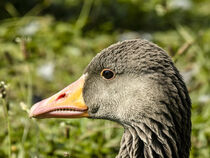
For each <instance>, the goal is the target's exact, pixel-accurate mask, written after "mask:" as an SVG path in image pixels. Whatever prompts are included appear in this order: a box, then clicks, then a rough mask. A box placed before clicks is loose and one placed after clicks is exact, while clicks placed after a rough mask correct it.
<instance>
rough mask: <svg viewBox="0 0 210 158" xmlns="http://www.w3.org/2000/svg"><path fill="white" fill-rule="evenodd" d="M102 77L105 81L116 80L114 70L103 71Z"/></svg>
mask: <svg viewBox="0 0 210 158" xmlns="http://www.w3.org/2000/svg"><path fill="white" fill-rule="evenodd" d="M101 76H102V77H103V78H104V79H107V80H110V79H112V78H114V76H115V73H114V72H113V71H112V70H109V69H104V70H102V71H101Z"/></svg>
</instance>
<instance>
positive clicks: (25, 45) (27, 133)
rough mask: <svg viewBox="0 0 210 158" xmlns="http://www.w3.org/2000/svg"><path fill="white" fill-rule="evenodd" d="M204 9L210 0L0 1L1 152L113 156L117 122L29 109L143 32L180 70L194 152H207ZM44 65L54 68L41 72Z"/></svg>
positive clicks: (207, 15)
mask: <svg viewBox="0 0 210 158" xmlns="http://www.w3.org/2000/svg"><path fill="white" fill-rule="evenodd" d="M209 8H210V1H209V0H148V1H144V0H110V1H108V0H30V1H29V0H21V1H20V0H8V1H1V2H0V81H5V82H6V83H7V85H8V87H7V89H6V97H5V98H2V99H0V101H1V102H0V127H1V129H0V157H1V158H4V157H8V156H10V157H13V158H16V157H17V158H23V157H33V158H36V157H39V158H46V157H71V158H74V157H76V158H84V157H85V158H92V157H99V158H102V157H106V158H112V157H114V156H116V154H117V152H118V149H119V142H120V138H121V136H122V133H123V129H122V128H121V127H120V126H119V125H118V124H116V123H113V122H110V121H103V120H89V119H75V120H68V119H48V120H33V119H30V118H29V117H28V113H27V112H28V109H30V107H31V106H32V104H33V103H34V102H36V101H38V100H40V99H43V98H45V97H48V96H50V95H51V94H53V93H55V92H57V91H59V90H60V89H62V88H64V87H65V86H67V85H68V84H70V83H71V82H73V81H74V80H76V79H77V78H78V77H79V76H80V75H81V74H82V72H83V70H84V68H85V67H86V65H87V64H88V63H89V62H90V61H91V59H92V58H93V57H94V56H95V55H96V54H97V53H98V52H100V51H101V50H102V49H103V48H105V47H107V46H109V45H111V44H113V43H115V42H116V41H119V40H124V39H130V38H145V39H148V40H150V41H152V42H154V43H156V44H158V45H160V46H161V47H162V48H164V49H165V50H166V51H167V52H168V53H169V54H170V55H171V56H172V58H173V60H174V62H175V63H176V66H177V67H178V69H179V70H180V71H181V73H182V74H183V76H184V79H185V81H186V84H187V86H188V89H189V92H190V96H191V99H192V123H193V126H192V139H191V140H192V148H191V158H197V157H199V158H208V157H209V156H210V77H209V74H210V9H209ZM43 67H45V68H46V67H48V68H50V69H51V70H52V74H50V75H49V76H47V77H46V75H45V74H43V73H40V71H41V70H40V69H43ZM0 92H1V93H3V90H2V89H1V88H0ZM3 107H6V110H5V108H3ZM3 109H4V110H3ZM7 112H8V115H7ZM8 127H9V128H8ZM8 129H9V130H8ZM9 140H11V141H9Z"/></svg>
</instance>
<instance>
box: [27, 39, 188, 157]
mask: <svg viewBox="0 0 210 158" xmlns="http://www.w3.org/2000/svg"><path fill="white" fill-rule="evenodd" d="M30 117H35V118H83V117H87V118H93V119H106V120H111V121H115V122H117V123H119V124H120V125H122V127H123V128H124V133H123V136H122V139H121V143H120V149H119V153H118V154H117V156H116V158H188V157H189V152H190V146H191V143H190V135H191V119H190V117H191V100H190V97H189V94H188V91H187V88H186V85H185V83H184V81H183V79H182V77H181V75H180V73H179V71H178V70H177V68H176V67H175V66H174V64H173V62H172V60H171V58H170V57H169V56H168V55H167V53H166V52H165V51H164V50H163V49H162V48H160V47H159V46H157V45H155V44H153V43H151V42H149V41H147V40H143V39H133V40H126V41H121V42H118V43H116V44H113V45H111V46H109V47H108V48H106V49H104V50H102V51H101V52H100V53H98V54H97V55H96V56H95V57H94V58H93V60H92V61H91V62H90V63H89V65H88V66H87V67H86V69H85V71H84V73H83V75H82V76H81V77H80V78H79V79H78V80H77V81H75V82H73V83H72V84H70V85H69V86H67V87H66V88H64V89H63V90H61V91H60V92H58V93H56V94H55V95H53V96H51V97H49V98H47V99H44V100H42V101H40V102H38V103H36V104H35V105H33V106H32V108H31V110H30Z"/></svg>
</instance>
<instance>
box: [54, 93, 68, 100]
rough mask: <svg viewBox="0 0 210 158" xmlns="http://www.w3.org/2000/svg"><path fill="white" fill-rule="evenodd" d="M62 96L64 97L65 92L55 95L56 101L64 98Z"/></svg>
mask: <svg viewBox="0 0 210 158" xmlns="http://www.w3.org/2000/svg"><path fill="white" fill-rule="evenodd" d="M64 97H66V93H62V94H60V95H59V96H58V97H57V99H56V101H57V100H59V99H62V98H64Z"/></svg>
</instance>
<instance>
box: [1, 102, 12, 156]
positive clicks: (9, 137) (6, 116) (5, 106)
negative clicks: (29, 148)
mask: <svg viewBox="0 0 210 158" xmlns="http://www.w3.org/2000/svg"><path fill="white" fill-rule="evenodd" d="M1 100H2V104H3V110H4V116H5V120H6V124H7V131H8V143H9V146H8V158H11V153H12V152H11V128H10V121H9V115H8V109H7V101H6V99H5V98H2V99H1Z"/></svg>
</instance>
